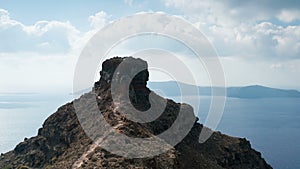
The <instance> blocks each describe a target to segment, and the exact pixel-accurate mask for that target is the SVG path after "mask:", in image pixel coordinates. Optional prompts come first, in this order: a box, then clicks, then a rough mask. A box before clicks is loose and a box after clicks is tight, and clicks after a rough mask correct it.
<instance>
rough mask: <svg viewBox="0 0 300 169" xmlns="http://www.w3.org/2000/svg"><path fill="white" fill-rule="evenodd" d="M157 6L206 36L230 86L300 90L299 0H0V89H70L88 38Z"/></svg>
mask: <svg viewBox="0 0 300 169" xmlns="http://www.w3.org/2000/svg"><path fill="white" fill-rule="evenodd" d="M159 11H162V12H165V13H167V14H171V15H177V16H180V17H183V18H184V19H186V20H187V21H189V22H190V23H192V24H193V25H194V26H195V27H197V28H198V29H199V30H200V31H202V32H203V33H204V34H205V35H206V36H207V38H208V39H209V40H210V42H211V43H212V44H213V45H214V46H215V48H216V50H217V52H218V53H219V55H220V60H221V62H222V65H223V68H224V73H225V77H226V82H227V85H229V86H238V85H250V84H261V85H266V86H271V87H281V88H296V89H300V80H299V79H300V78H298V76H299V74H300V57H299V56H300V1H297V0H286V1H282V0H263V1H261V0H253V1H239V0H225V1H219V0H216V1H211V0H203V1H192V0H155V1H135V0H119V1H104V0H103V1H100V0H91V1H88V2H87V1H83V0H72V1H71V0H66V1H50V0H49V1H48V0H47V1H37V0H35V1H34V0H28V1H26V2H25V1H16V0H10V1H5V0H0V77H1V83H0V91H1V92H3V91H8V92H10V91H11V92H13V91H35V90H37V91H45V90H46V91H52V90H57V91H60V90H62V91H71V90H72V82H73V73H74V68H75V65H76V61H77V58H78V56H79V55H80V52H81V50H82V48H83V47H84V45H85V44H86V43H87V41H88V40H89V38H91V37H92V36H93V35H94V34H95V33H96V32H97V31H98V30H100V29H101V28H103V27H104V26H105V25H107V24H109V23H110V22H111V21H114V20H116V19H119V18H122V17H125V16H130V15H133V14H135V13H137V12H159ZM144 40H146V39H144ZM141 41H143V39H141ZM129 44H130V45H134V43H128V44H127V47H128V45H129ZM135 44H136V45H138V43H135ZM170 44H172V43H169V45H170ZM123 49H124V50H123V51H126V45H125V46H123ZM176 49H177V46H174V50H175V51H176ZM116 53H117V52H116ZM153 80H162V79H159V78H158V77H156V78H155V77H154V78H153ZM203 85H206V82H203Z"/></svg>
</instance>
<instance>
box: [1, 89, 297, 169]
mask: <svg viewBox="0 0 300 169" xmlns="http://www.w3.org/2000/svg"><path fill="white" fill-rule="evenodd" d="M71 99H72V96H71V95H68V94H66V95H42V94H21V95H20V94H9V95H8V94H2V95H1V94H0V152H7V151H9V150H12V149H13V148H14V147H15V145H16V144H17V143H19V142H20V141H22V140H23V139H24V138H25V137H27V138H29V137H31V136H34V135H36V134H37V130H38V128H40V127H41V126H42V123H43V121H44V120H45V119H46V118H47V116H49V115H50V114H52V113H53V112H55V110H56V109H57V108H58V107H59V106H60V105H62V104H64V103H66V102H67V101H70V100H71ZM173 99H175V100H179V99H178V98H176V97H173ZM195 102H196V99H193V98H192V99H191V101H190V104H192V105H195ZM200 106H201V108H200V110H199V112H198V116H199V117H200V122H202V123H203V122H204V121H205V117H206V115H207V112H208V110H209V106H210V99H209V97H204V98H201V100H200ZM299 121H300V99H295V98H269V99H236V98H228V99H227V101H226V106H225V111H224V114H223V117H222V119H221V122H220V124H219V126H218V128H217V130H219V131H221V132H223V133H225V134H229V135H232V136H238V137H245V138H247V139H248V140H250V142H251V145H252V147H254V148H255V149H256V150H258V151H260V152H262V155H263V157H264V158H265V159H266V160H267V161H268V163H270V164H271V165H272V166H273V167H274V168H276V169H277V168H278V169H288V168H289V169H296V168H300V156H299V154H300V144H299V143H300V142H299V140H300V123H299Z"/></svg>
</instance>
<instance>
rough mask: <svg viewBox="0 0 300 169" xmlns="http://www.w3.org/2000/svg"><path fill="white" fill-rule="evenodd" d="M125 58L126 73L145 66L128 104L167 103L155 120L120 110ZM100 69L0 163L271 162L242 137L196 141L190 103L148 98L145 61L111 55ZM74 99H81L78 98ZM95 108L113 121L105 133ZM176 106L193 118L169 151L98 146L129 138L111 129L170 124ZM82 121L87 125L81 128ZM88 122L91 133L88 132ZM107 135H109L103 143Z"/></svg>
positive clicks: (146, 129)
mask: <svg viewBox="0 0 300 169" xmlns="http://www.w3.org/2000/svg"><path fill="white" fill-rule="evenodd" d="M125 60H126V61H129V62H127V64H128V65H127V67H126V69H125V72H128V74H130V72H132V71H133V70H134V69H136V68H138V67H139V66H141V67H145V68H146V69H145V70H143V71H141V72H140V73H138V74H137V75H136V76H134V78H133V80H132V81H131V83H130V85H129V97H130V101H131V103H130V104H132V105H133V106H134V107H135V108H136V109H138V110H141V111H146V110H148V109H149V108H150V107H151V103H152V104H153V103H155V104H160V103H162V102H165V103H166V105H167V106H166V107H165V109H164V111H163V113H162V114H161V115H160V116H159V118H157V119H156V120H155V121H151V122H148V123H137V122H133V121H131V120H128V119H127V118H126V116H125V115H124V114H123V113H121V112H122V111H121V110H120V105H122V104H125V106H124V105H123V106H121V107H123V108H124V107H125V108H127V107H129V106H126V104H128V103H123V102H122V101H123V99H122V98H123V97H125V96H126V94H128V93H126V90H122V88H120V91H118V98H117V99H114V100H113V98H112V90H111V88H112V84H111V82H112V80H113V74H114V72H115V71H116V69H117V67H118V66H119V65H120V64H121V63H122V62H124V61H125ZM123 73H124V72H123ZM100 74H101V78H100V80H99V81H98V82H96V83H95V86H94V88H93V91H91V92H89V93H87V94H84V95H83V96H81V97H80V98H79V99H76V100H74V101H73V102H71V103H68V104H66V105H64V106H62V107H60V108H59V109H58V110H57V112H55V113H54V114H53V115H51V116H50V117H49V118H48V119H47V120H46V121H45V122H44V124H43V127H42V128H41V129H39V132H38V135H37V136H36V137H33V138H30V139H27V140H24V141H23V142H21V143H20V144H18V145H17V146H16V148H15V149H14V150H13V151H10V152H8V153H6V154H4V155H1V157H0V168H1V169H2V168H4V169H8V168H53V169H57V168H59V169H61V168H212V169H215V168H216V169H219V168H241V169H242V168H243V169H244V168H251V169H252V168H261V169H265V168H271V166H269V165H268V164H267V163H266V162H265V160H264V159H263V158H262V157H261V154H260V153H259V152H257V151H255V150H253V149H252V148H251V145H250V143H249V142H248V141H247V140H246V139H242V138H234V137H230V136H226V135H223V134H221V133H220V132H214V134H213V135H212V137H211V138H210V139H209V140H207V141H206V142H205V143H203V144H200V143H199V142H198V139H199V138H198V137H199V134H200V132H201V130H202V128H203V125H201V124H199V123H197V120H198V119H197V118H196V117H195V116H194V113H193V109H192V107H191V106H189V105H187V104H179V103H175V102H174V101H172V100H168V99H164V98H162V97H160V96H158V95H155V94H154V98H155V99H152V100H149V98H150V97H149V95H150V94H151V91H150V90H149V89H148V88H147V86H146V85H147V81H148V76H149V73H148V70H147V63H146V62H145V61H143V60H141V59H134V58H131V57H129V58H119V57H115V58H112V59H109V60H106V61H105V62H104V63H103V65H102V71H101V72H100ZM125 78H126V77H125V76H120V77H117V80H119V81H120V84H123V83H122V79H125ZM125 87H126V86H125ZM127 92H128V91H127ZM152 94H153V93H152ZM152 98H153V97H152ZM94 100H96V103H97V104H96V105H95V104H94V102H93V101H94ZM78 102H80V103H83V104H77V103H78ZM75 108H76V109H75ZM98 110H100V111H101V115H102V116H103V117H104V119H105V120H106V122H107V123H108V124H110V126H112V130H105V127H104V126H103V130H105V133H101V132H100V131H99V125H101V124H100V123H99V122H98V121H97V118H95V117H97V115H99V114H97V112H98ZM179 110H183V111H184V115H185V117H186V118H192V119H194V123H193V124H192V125H193V127H192V129H191V130H190V132H189V133H188V135H187V136H186V137H185V138H184V139H183V140H182V141H181V142H180V143H179V144H177V145H176V146H175V147H172V146H170V147H169V150H168V151H166V152H164V153H162V154H160V155H156V156H154V157H145V158H134V159H131V158H125V157H123V156H118V155H115V154H112V153H110V152H109V151H107V150H105V149H104V148H103V147H100V146H98V145H99V144H100V143H101V145H103V146H105V144H110V145H114V144H115V145H124V146H126V145H128V144H130V143H123V142H122V140H120V139H118V138H117V135H115V133H119V134H123V135H126V136H129V137H137V138H149V137H152V136H154V135H158V134H160V133H162V132H164V131H165V130H167V129H168V128H170V127H171V126H172V124H173V123H174V122H175V120H176V119H177V116H178V113H179ZM94 112H96V114H93V113H94ZM82 126H85V127H84V129H85V130H83V127H82ZM87 128H88V130H89V133H87V132H86V131H87V130H86V129H87ZM92 135H94V136H92ZM108 135H109V136H110V137H111V138H113V139H111V140H109V142H107V143H106V140H107V136H108ZM89 136H92V137H89ZM91 138H93V139H91ZM93 140H95V141H93ZM125 142H126V141H125ZM130 145H133V146H132V147H131V148H132V149H134V151H135V152H136V153H151V152H152V150H153V149H155V148H156V147H155V146H159V145H156V144H153V145H142V146H140V145H136V146H134V143H132V144H130ZM167 147H168V146H167ZM122 153H127V152H122ZM128 153H130V152H128ZM128 155H130V154H128Z"/></svg>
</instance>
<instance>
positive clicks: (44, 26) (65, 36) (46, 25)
mask: <svg viewBox="0 0 300 169" xmlns="http://www.w3.org/2000/svg"><path fill="white" fill-rule="evenodd" d="M0 30H1V31H0V36H1V39H0V52H22V51H24V52H29V51H34V52H37V53H66V52H68V51H69V49H70V47H71V45H72V43H73V41H74V40H75V39H76V38H77V36H78V34H79V33H80V32H79V31H78V30H77V29H76V28H75V27H74V26H73V25H72V24H71V23H70V22H68V21H67V22H60V21H37V22H36V23H35V24H34V25H25V24H23V23H21V22H19V21H16V20H14V19H12V18H10V16H9V12H8V11H6V10H3V9H1V10H0ZM45 44H47V45H45Z"/></svg>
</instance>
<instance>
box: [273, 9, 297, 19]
mask: <svg viewBox="0 0 300 169" xmlns="http://www.w3.org/2000/svg"><path fill="white" fill-rule="evenodd" d="M277 18H278V19H279V20H281V21H283V22H293V21H296V20H300V10H282V11H281V12H280V13H279V14H278V15H277Z"/></svg>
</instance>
